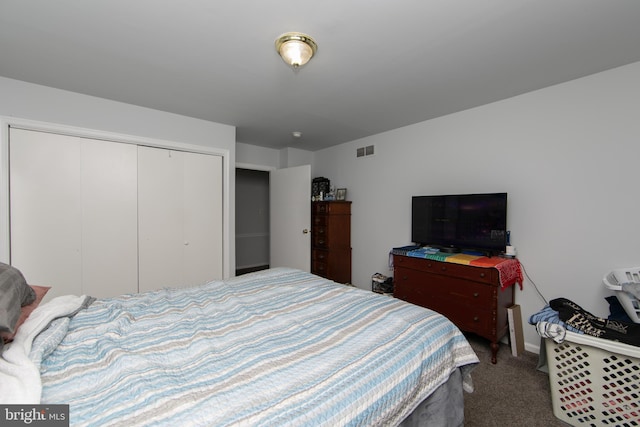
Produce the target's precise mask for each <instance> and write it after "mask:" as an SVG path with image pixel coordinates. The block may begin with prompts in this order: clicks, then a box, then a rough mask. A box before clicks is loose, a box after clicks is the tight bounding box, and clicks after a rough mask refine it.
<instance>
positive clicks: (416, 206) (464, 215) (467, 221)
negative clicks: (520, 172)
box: [411, 193, 507, 254]
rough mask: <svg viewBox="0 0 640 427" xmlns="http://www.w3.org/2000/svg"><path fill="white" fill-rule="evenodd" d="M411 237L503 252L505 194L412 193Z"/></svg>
mask: <svg viewBox="0 0 640 427" xmlns="http://www.w3.org/2000/svg"><path fill="white" fill-rule="evenodd" d="M411 240H412V241H413V242H414V243H416V244H419V245H428V246H435V247H439V248H441V249H448V248H450V249H452V250H461V251H464V250H471V251H482V252H488V253H489V254H493V253H498V252H503V251H504V250H505V247H506V245H507V193H486V194H454V195H440V196H414V197H413V198H412V202H411Z"/></svg>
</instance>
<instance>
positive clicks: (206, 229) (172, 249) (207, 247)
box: [138, 146, 222, 292]
mask: <svg viewBox="0 0 640 427" xmlns="http://www.w3.org/2000/svg"><path fill="white" fill-rule="evenodd" d="M138 209H139V210H138V215H139V229H138V232H139V288H140V292H144V291H147V290H152V289H158V288H161V287H165V286H189V285H195V284H200V283H205V282H207V281H210V280H213V279H220V278H222V158H221V157H220V156H215V155H206V154H197V153H188V152H182V151H175V150H168V149H161V148H151V147H142V146H141V147H138Z"/></svg>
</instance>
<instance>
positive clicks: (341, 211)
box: [311, 201, 351, 283]
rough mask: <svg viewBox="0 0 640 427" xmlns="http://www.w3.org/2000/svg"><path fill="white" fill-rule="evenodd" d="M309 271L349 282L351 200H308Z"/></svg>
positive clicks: (339, 281)
mask: <svg viewBox="0 0 640 427" xmlns="http://www.w3.org/2000/svg"><path fill="white" fill-rule="evenodd" d="M311 273H313V274H317V275H318V276H322V277H326V278H327V279H331V280H333V281H335V282H338V283H351V202H345V201H332V202H312V203H311Z"/></svg>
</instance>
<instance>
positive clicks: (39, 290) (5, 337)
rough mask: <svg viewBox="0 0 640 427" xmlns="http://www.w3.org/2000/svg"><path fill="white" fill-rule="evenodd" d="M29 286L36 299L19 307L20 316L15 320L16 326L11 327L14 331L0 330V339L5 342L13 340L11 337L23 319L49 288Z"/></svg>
mask: <svg viewBox="0 0 640 427" xmlns="http://www.w3.org/2000/svg"><path fill="white" fill-rule="evenodd" d="M30 288H31V289H32V290H33V291H34V293H35V296H36V299H35V300H34V301H33V302H32V303H31V304H28V305H25V306H24V307H21V308H20V317H19V318H18V321H17V322H16V326H15V327H14V328H13V330H14V332H12V333H11V332H0V337H1V338H2V339H1V340H0V341H4V342H5V343H6V342H9V341H11V340H13V337H14V336H15V335H16V332H18V328H19V327H20V325H22V324H23V323H24V321H25V320H27V317H29V315H30V314H31V312H32V311H33V310H35V309H36V307H37V306H38V305H40V303H41V302H42V298H44V296H45V295H46V294H47V292H49V289H51V287H49V286H30Z"/></svg>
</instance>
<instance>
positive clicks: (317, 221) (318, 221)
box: [311, 215, 327, 227]
mask: <svg viewBox="0 0 640 427" xmlns="http://www.w3.org/2000/svg"><path fill="white" fill-rule="evenodd" d="M311 225H312V226H313V227H318V226H325V225H327V216H326V215H314V216H313V223H312V224H311Z"/></svg>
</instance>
